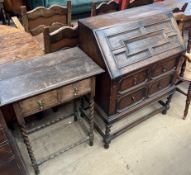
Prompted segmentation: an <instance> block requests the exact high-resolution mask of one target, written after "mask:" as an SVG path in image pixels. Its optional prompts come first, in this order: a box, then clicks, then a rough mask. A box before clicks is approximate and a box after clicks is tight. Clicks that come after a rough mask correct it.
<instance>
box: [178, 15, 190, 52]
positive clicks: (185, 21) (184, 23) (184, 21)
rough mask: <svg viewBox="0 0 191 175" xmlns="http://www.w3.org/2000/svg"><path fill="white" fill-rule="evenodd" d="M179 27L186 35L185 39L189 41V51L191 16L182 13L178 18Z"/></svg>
mask: <svg viewBox="0 0 191 175" xmlns="http://www.w3.org/2000/svg"><path fill="white" fill-rule="evenodd" d="M178 24H179V29H180V31H181V33H182V36H183V37H184V39H185V41H186V42H187V43H186V44H187V52H190V50H191V16H185V15H184V13H182V14H181V15H180V17H179V20H178Z"/></svg>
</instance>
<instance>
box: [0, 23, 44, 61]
mask: <svg viewBox="0 0 191 175" xmlns="http://www.w3.org/2000/svg"><path fill="white" fill-rule="evenodd" d="M0 41H1V42H0V64H5V63H9V62H16V61H20V60H27V59H30V58H33V57H35V56H40V55H43V54H44V51H43V50H42V49H41V47H40V46H39V43H38V42H37V41H36V39H35V38H33V37H32V36H31V35H30V34H29V33H26V32H23V31H20V30H19V29H17V28H15V27H10V26H5V25H0Z"/></svg>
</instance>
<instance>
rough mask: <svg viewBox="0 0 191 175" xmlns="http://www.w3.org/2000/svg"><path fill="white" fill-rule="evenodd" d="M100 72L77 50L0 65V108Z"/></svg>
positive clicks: (95, 65)
mask: <svg viewBox="0 0 191 175" xmlns="http://www.w3.org/2000/svg"><path fill="white" fill-rule="evenodd" d="M102 72H103V69H101V68H100V67H99V66H98V65H97V64H96V63H94V62H93V61H92V60H91V58H89V57H88V56H87V55H86V54H85V53H84V52H83V51H82V50H81V49H80V48H78V47H75V48H71V49H67V50H61V51H58V52H54V53H51V54H47V55H43V56H41V57H36V58H34V59H31V60H24V61H20V62H16V63H9V64H3V65H0V87H1V88H0V106H3V105H6V104H9V103H13V102H16V101H19V100H22V99H24V98H28V97H31V96H34V95H38V94H40V93H43V92H47V91H49V90H53V89H56V88H59V87H62V86H64V85H68V84H71V83H73V82H76V81H79V80H83V79H85V78H88V77H91V76H94V75H96V74H100V73H102Z"/></svg>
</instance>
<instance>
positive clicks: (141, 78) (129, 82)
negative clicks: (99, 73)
mask: <svg viewBox="0 0 191 175" xmlns="http://www.w3.org/2000/svg"><path fill="white" fill-rule="evenodd" d="M147 79H148V76H147V70H142V71H140V72H136V73H134V74H131V75H129V76H127V77H124V78H122V80H121V81H120V85H119V93H121V94H123V93H125V91H126V90H129V89H130V88H132V87H137V86H139V85H141V84H142V83H144V82H146V81H147Z"/></svg>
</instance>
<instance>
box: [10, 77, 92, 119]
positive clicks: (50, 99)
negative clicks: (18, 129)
mask: <svg viewBox="0 0 191 175" xmlns="http://www.w3.org/2000/svg"><path fill="white" fill-rule="evenodd" d="M89 92H91V78H89V79H85V80H82V81H79V82H76V83H73V84H70V85H67V86H64V87H61V88H58V89H56V90H52V91H49V92H46V93H43V94H40V95H37V96H34V97H31V98H28V99H26V100H22V101H20V102H17V103H15V104H14V109H15V112H16V115H17V116H18V117H20V116H21V117H27V116H29V115H32V114H35V113H37V112H40V111H44V110H46V109H49V108H51V107H54V106H57V105H59V104H61V103H63V102H66V101H69V100H72V99H74V98H77V97H79V96H81V95H84V94H87V93H89Z"/></svg>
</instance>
